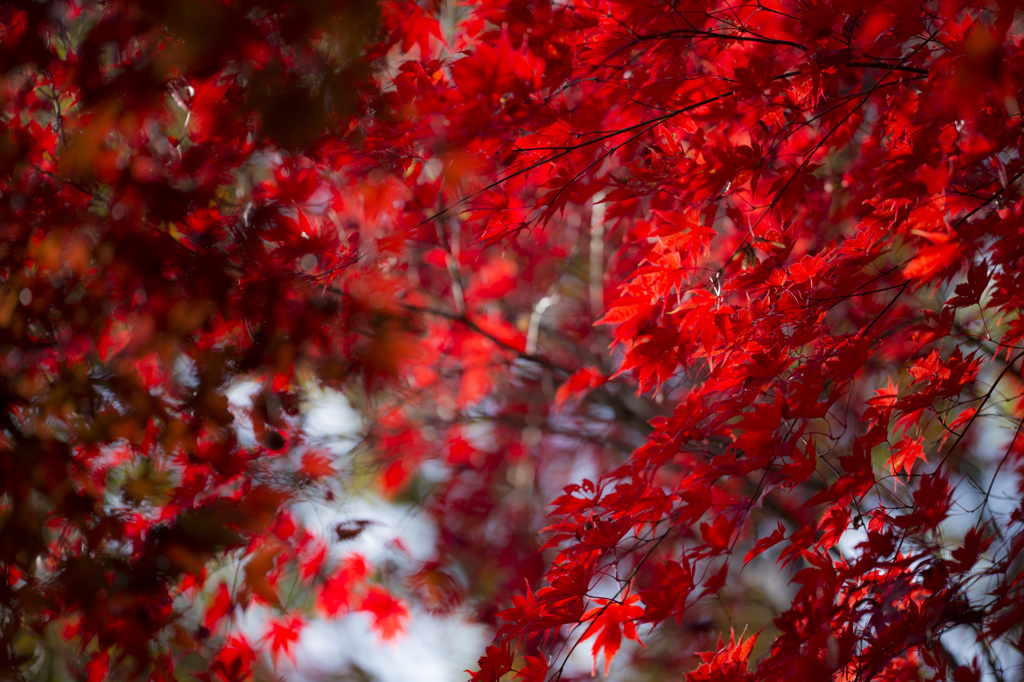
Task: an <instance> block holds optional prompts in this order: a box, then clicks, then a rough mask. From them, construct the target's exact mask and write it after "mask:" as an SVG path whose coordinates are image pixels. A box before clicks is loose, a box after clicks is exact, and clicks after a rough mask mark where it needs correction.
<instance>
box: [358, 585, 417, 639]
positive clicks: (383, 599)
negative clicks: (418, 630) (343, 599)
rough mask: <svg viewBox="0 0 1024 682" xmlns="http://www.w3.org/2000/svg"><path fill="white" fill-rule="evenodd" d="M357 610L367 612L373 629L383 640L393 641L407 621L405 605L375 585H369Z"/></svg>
mask: <svg viewBox="0 0 1024 682" xmlns="http://www.w3.org/2000/svg"><path fill="white" fill-rule="evenodd" d="M359 609H360V610H361V611H367V612H369V614H370V615H371V617H372V619H373V620H372V622H373V629H374V630H376V631H377V634H379V635H380V636H381V637H382V638H383V639H385V640H389V639H394V637H395V636H396V635H398V634H399V633H401V632H403V631H404V629H405V622H406V621H407V620H408V619H409V611H408V609H407V608H406V607H405V604H403V603H402V602H401V601H399V600H398V599H395V598H394V597H393V596H391V595H390V594H389V593H388V592H387V590H385V589H383V588H381V587H378V586H376V585H371V586H370V588H369V589H368V590H367V592H366V595H365V596H364V597H363V599H362V601H361V602H360V604H359Z"/></svg>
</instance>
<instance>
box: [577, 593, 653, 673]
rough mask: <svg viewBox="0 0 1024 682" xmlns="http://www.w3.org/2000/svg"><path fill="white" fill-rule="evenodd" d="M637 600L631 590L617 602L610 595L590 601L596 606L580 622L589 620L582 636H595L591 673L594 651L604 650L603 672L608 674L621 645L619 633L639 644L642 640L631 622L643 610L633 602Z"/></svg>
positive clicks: (638, 598)
mask: <svg viewBox="0 0 1024 682" xmlns="http://www.w3.org/2000/svg"><path fill="white" fill-rule="evenodd" d="M638 601H640V595H639V594H631V595H629V596H627V597H625V598H624V599H623V600H622V601H621V602H618V601H613V600H610V599H595V600H594V603H596V604H598V605H599V606H596V607H594V608H592V609H590V610H589V611H587V612H586V613H585V614H583V618H582V619H580V622H586V621H593V623H591V624H590V625H589V626H588V627H587V634H586V635H585V636H584V638H589V637H595V639H594V648H593V655H594V670H593V671H592V672H591V674H594V672H596V670H597V657H598V654H600V653H601V652H604V674H605V675H606V676H607V675H608V670H609V669H610V668H611V665H612V659H613V658H615V654H616V653H618V651H619V647H620V646H621V645H622V637H623V636H625V637H626V639H631V640H633V641H635V642H637V643H638V644H640V645H641V646H642V645H643V642H641V641H640V637H639V636H638V635H637V632H636V625H635V624H634V622H633V621H634V620H636V619H637V618H639V617H640V616H642V615H643V613H644V609H643V607H642V606H639V605H637V603H636V602H638Z"/></svg>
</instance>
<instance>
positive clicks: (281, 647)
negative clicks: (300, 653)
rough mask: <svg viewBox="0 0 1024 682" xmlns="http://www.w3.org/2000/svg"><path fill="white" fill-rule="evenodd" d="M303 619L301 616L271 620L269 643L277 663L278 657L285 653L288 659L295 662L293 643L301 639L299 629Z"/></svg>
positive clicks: (271, 654) (273, 658) (268, 634)
mask: <svg viewBox="0 0 1024 682" xmlns="http://www.w3.org/2000/svg"><path fill="white" fill-rule="evenodd" d="M302 626H303V621H302V619H300V618H294V617H293V618H284V619H281V620H274V621H271V622H270V627H269V628H268V629H267V643H268V644H269V645H270V658H271V660H273V661H274V663H275V664H277V657H278V655H280V654H282V653H283V654H284V655H285V656H286V657H287V658H288V660H290V661H292V662H295V654H294V653H292V650H291V648H292V645H293V644H294V643H295V642H296V641H298V639H299V631H300V630H301V629H302Z"/></svg>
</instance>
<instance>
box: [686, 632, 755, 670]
mask: <svg viewBox="0 0 1024 682" xmlns="http://www.w3.org/2000/svg"><path fill="white" fill-rule="evenodd" d="M756 642H757V635H751V636H750V637H749V638H748V639H746V640H744V639H743V635H740V638H739V640H738V641H737V640H736V636H735V633H734V632H732V631H730V632H729V643H728V644H724V643H723V642H722V640H721V639H719V640H718V651H708V652H703V653H700V654H698V656H700V658H701V660H702V661H703V662H702V663H701V664H700V666H698V667H697V669H696V670H694V671H692V672H689V673H687V674H686V682H754V681H755V680H757V679H758V678H757V676H756V675H754V674H753V673H751V672H748V671H747V659H748V658H750V652H751V651H752V650H753V648H754V644H755V643H756Z"/></svg>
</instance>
